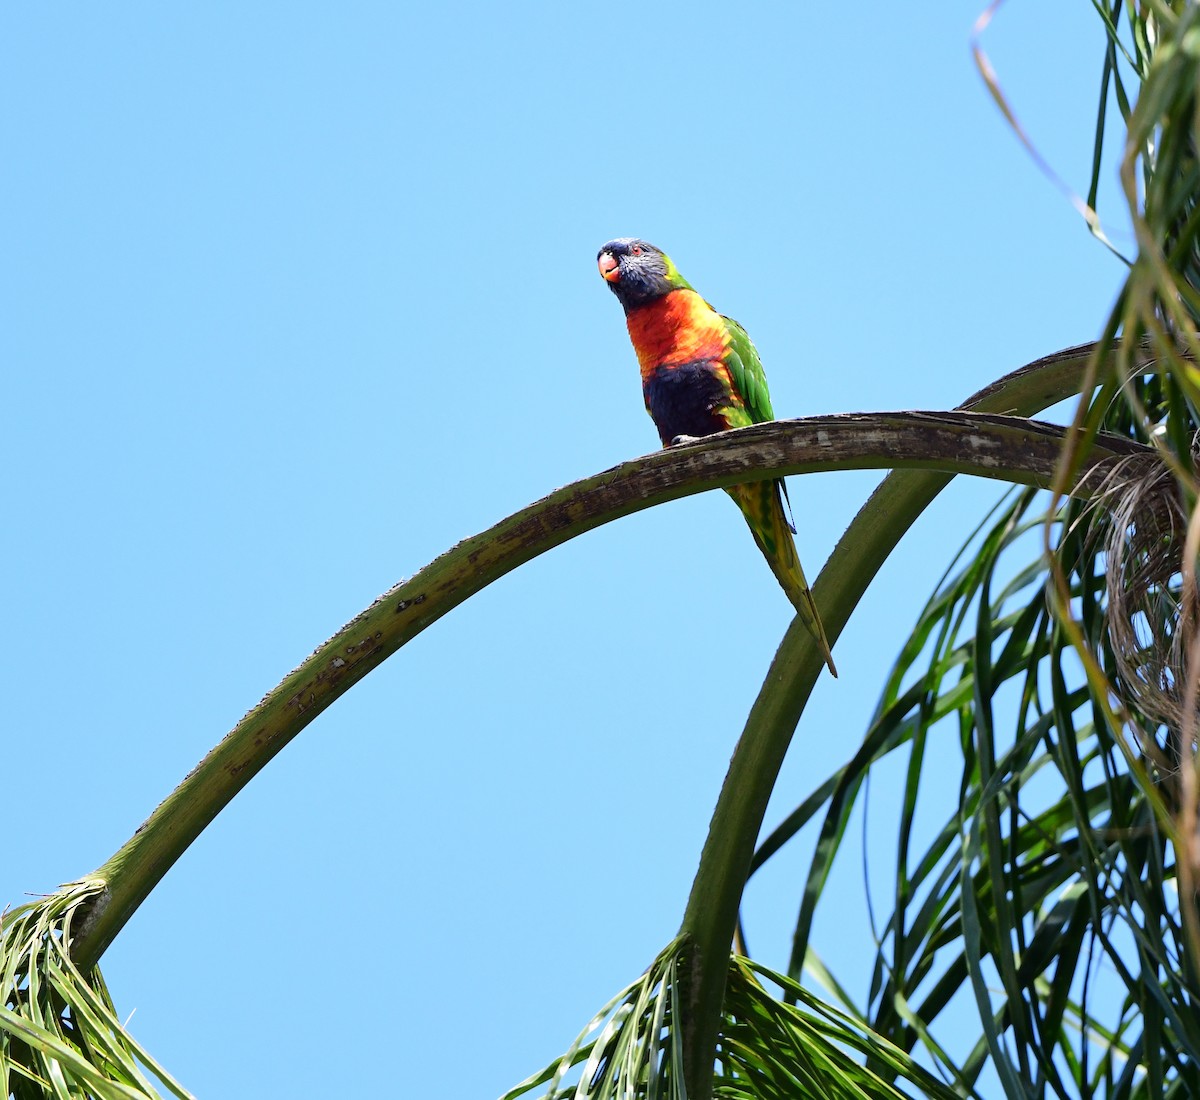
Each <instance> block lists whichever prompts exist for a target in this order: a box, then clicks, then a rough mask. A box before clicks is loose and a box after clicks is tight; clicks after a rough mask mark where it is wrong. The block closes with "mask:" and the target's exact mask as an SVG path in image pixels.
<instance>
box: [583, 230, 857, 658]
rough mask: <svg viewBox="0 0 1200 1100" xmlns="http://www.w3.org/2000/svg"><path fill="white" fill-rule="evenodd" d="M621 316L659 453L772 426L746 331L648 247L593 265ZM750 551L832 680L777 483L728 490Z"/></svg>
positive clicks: (614, 252) (630, 245)
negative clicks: (758, 556) (756, 552)
mask: <svg viewBox="0 0 1200 1100" xmlns="http://www.w3.org/2000/svg"><path fill="white" fill-rule="evenodd" d="M596 262H597V264H598V265H599V268H600V275H601V276H602V277H603V279H604V281H605V282H606V283H608V287H609V289H610V290H611V291H612V292H613V293H614V294H615V295H616V296H617V300H618V301H619V302H620V303H621V305H622V307H623V308H624V310H625V323H626V325H627V327H628V329H629V338H630V340H631V341H632V342H633V350H634V352H635V353H636V354H637V359H638V365H639V366H640V368H641V375H642V396H643V397H644V398H645V401H646V411H647V412H648V413H649V414H650V418H651V419H652V420H653V421H654V426H655V427H656V428H657V429H658V434H659V437H660V438H661V440H662V443H663V446H664V447H669V446H672V445H674V444H680V443H687V442H690V441H691V440H693V439H694V438H696V437H700V436H706V435H713V434H715V433H716V432H723V431H727V430H729V429H730V428H744V427H747V426H748V425H750V424H761V423H763V422H765V421H768V420H774V419H775V413H774V411H773V410H772V409H771V395H770V393H769V392H768V390H767V376H766V374H765V373H764V372H763V366H762V360H761V359H760V358H759V356H758V351H757V350H756V349H755V347H754V344H753V343H752V342H751V340H750V337H749V336H748V335H747V333H746V330H745V329H744V328H742V326H741V325H739V324H738V323H737V321H734V320H733V319H732V318H730V317H726V316H724V315H723V314H721V313H718V312H717V311H716V310H715V309H713V307H712V306H710V305H709V304H708V302H706V301H705V300H704V299H703V298H702V297H701V296H700V295H699V294H698V293H696V290H695V288H693V286H692V285H691V283H689V282H688V281H687V280H686V279H685V278H684V277H683V276H682V275H681V274H680V273H679V269H678V268H677V267H676V266H675V264H674V263H673V262H672V261H671V259H670V257H668V256H667V255H666V253H664V252H663V250H662V249H661V248H657V247H655V246H654V245H652V244H650V243H649V242H648V241H643V240H640V239H639V238H637V237H620V238H618V239H616V240H612V241H609V242H608V243H607V244H605V245H604V246H603V247H602V248H601V249H600V251H599V253H598V254H597V256H596ZM725 491H726V492H727V493H728V494H729V495H730V496H731V497H733V499H734V502H735V503H736V504H737V506H738V507H739V508H740V509H741V510H742V515H743V516H744V517H745V519H746V523H747V524H748V525H749V527H750V532H751V534H753V535H754V541H755V542H756V543H758V548H759V549H760V550H761V551H762V553H763V556H764V557H765V558H766V559H767V563H768V564H769V565H770V567H771V571H772V572H773V573H774V574H775V577H776V579H777V580H778V581H779V583H780V585H781V586H782V587H783V590H784V592H785V593H786V594H787V597H788V599H789V600H790V601H791V603H792V605H793V606H794V607H795V609H796V612H797V614H798V615H799V617H800V620H801V622H803V623H804V625H805V626H806V627H807V628H808V631H809V633H810V634H812V636H813V638H814V640H815V641H816V643H817V645H818V646H819V648H820V650H821V655H822V657H824V659H825V663H826V665H828V666H829V671H830V672H831V673H832V674H833V675H834V676H837V667H836V666H835V665H834V663H833V654H832V653H831V652H830V647H829V639H828V638H827V637H826V635H825V626H824V624H823V623H822V622H821V616H820V614H819V613H818V611H817V605H816V603H815V602H814V600H813V596H812V591H811V590H810V588H809V587H808V582H807V581H806V580H805V579H804V570H803V569H802V568H801V567H800V557H799V555H798V554H797V553H796V543H795V540H794V539H793V537H792V536H793V535H794V534H795V530H796V529H795V527H794V526H793V525H792V524H791V523H790V522H789V520H788V518H787V515H786V514H785V512H784V502H785V501H786V500H787V486H786V485H785V484H784V482H783V479H782V478H774V479H771V480H766V481H753V482H748V483H746V484H744V485H731V486H730V487H729V488H728V489H726V490H725Z"/></svg>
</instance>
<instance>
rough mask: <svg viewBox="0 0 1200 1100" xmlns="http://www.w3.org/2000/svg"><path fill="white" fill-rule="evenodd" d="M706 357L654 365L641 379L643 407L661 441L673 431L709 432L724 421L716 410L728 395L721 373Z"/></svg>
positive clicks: (666, 440) (667, 440)
mask: <svg viewBox="0 0 1200 1100" xmlns="http://www.w3.org/2000/svg"><path fill="white" fill-rule="evenodd" d="M723 370H724V367H723V366H722V364H720V363H714V362H713V361H712V360H710V359H701V360H698V361H697V362H694V363H680V364H678V365H671V366H667V367H656V368H655V369H654V370H653V371H651V372H650V373H649V374H648V375H646V377H645V380H644V381H643V383H642V392H643V393H644V394H645V397H646V408H647V409H649V410H650V416H651V418H652V419H653V420H654V426H655V427H656V428H658V434H659V436H660V437H661V438H662V441H663V443H664V444H669V443H670V442H671V440H672V439H674V438H675V437H676V436H677V435H712V434H713V432H723V431H724V430H725V429H726V428H727V427H728V425H727V424H726V422H725V418H724V416H723V415H722V414H721V413H720V412H719V410H720V409H721V407H722V406H723V405H725V404H727V403H728V400H729V395H728V392H727V390H726V388H725V383H724V380H723V378H722V376H721V373H720V372H722V371H723Z"/></svg>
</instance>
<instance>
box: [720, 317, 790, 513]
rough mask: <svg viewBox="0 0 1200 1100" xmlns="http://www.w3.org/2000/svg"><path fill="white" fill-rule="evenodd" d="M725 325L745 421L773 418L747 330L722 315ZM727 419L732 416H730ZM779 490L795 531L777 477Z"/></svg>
mask: <svg viewBox="0 0 1200 1100" xmlns="http://www.w3.org/2000/svg"><path fill="white" fill-rule="evenodd" d="M721 317H722V320H723V321H724V322H725V329H726V331H727V332H728V333H729V347H728V348H727V349H726V352H725V365H726V366H727V367H728V368H729V377H730V378H731V379H732V381H733V387H734V389H735V390H736V392H737V396H739V397H740V398H741V399H742V404H743V407H744V410H745V413H746V414H748V416H749V419H748V421H747V424H762V423H764V422H765V421H767V420H774V419H775V411H774V410H773V409H772V408H771V393H770V391H769V390H768V389H767V374H766V371H764V370H763V365H762V360H761V359H760V358H759V357H758V349H757V348H756V347H755V346H754V341H752V340H751V339H750V334H749V333H748V332H747V331H746V330H745V329H744V328H742V326H741V325H739V324H738V323H737V321H735V320H734V319H733V318H732V317H726V316H725V315H724V314H722V315H721ZM729 419H730V420H733V419H734V418H733V417H732V416H730V417H729ZM745 426H746V425H742V424H736V423H732V424H730V427H745ZM778 484H779V492H780V496H781V497H782V499H783V504H784V507H785V509H786V512H787V515H786V517H785V519H784V522H785V523H787V525H788V527H790V528H791V530H792V534H793V535H794V534H795V533H796V523H795V520H793V519H792V518H791V512H792V502H791V501H790V500H789V499H788V491H787V482H786V481H784V480H783V478H780V479H779V482H778Z"/></svg>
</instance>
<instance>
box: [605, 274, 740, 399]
mask: <svg viewBox="0 0 1200 1100" xmlns="http://www.w3.org/2000/svg"><path fill="white" fill-rule="evenodd" d="M625 321H626V324H627V325H628V326H629V338H630V339H631V340H632V341H633V350H634V351H635V352H637V357H638V364H639V365H640V366H641V369H642V380H643V381H645V380H646V378H647V376H648V375H649V374H650V373H651V372H652V371H654V370H655V369H656V368H658V367H664V366H665V367H670V366H674V365H678V364H681V363H695V362H697V361H699V360H705V359H707V360H720V359H723V358H724V356H725V349H726V348H727V347H728V346H729V333H728V330H727V329H726V328H725V321H724V319H723V318H722V317H721V315H720V314H719V313H717V311H716V310H714V309H713V308H712V306H710V305H709V304H708V303H707V302H706V301H705V300H704V299H703V298H701V297H700V295H699V294H697V293H696V292H695V291H694V290H672V291H671V292H670V293H669V294H665V295H663V297H661V298H658V299H656V300H655V301H653V302H648V303H647V304H646V305H644V306H639V307H638V308H637V309H634V310H631V311H630V312H629V314H628V315H627V316H626V318H625Z"/></svg>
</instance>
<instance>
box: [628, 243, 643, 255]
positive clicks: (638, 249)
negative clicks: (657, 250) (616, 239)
mask: <svg viewBox="0 0 1200 1100" xmlns="http://www.w3.org/2000/svg"><path fill="white" fill-rule="evenodd" d="M629 254H630V255H631V256H640V255H641V254H642V246H641V245H640V244H635V245H634V246H633V247H632V248H631V249H630V250H629Z"/></svg>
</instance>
